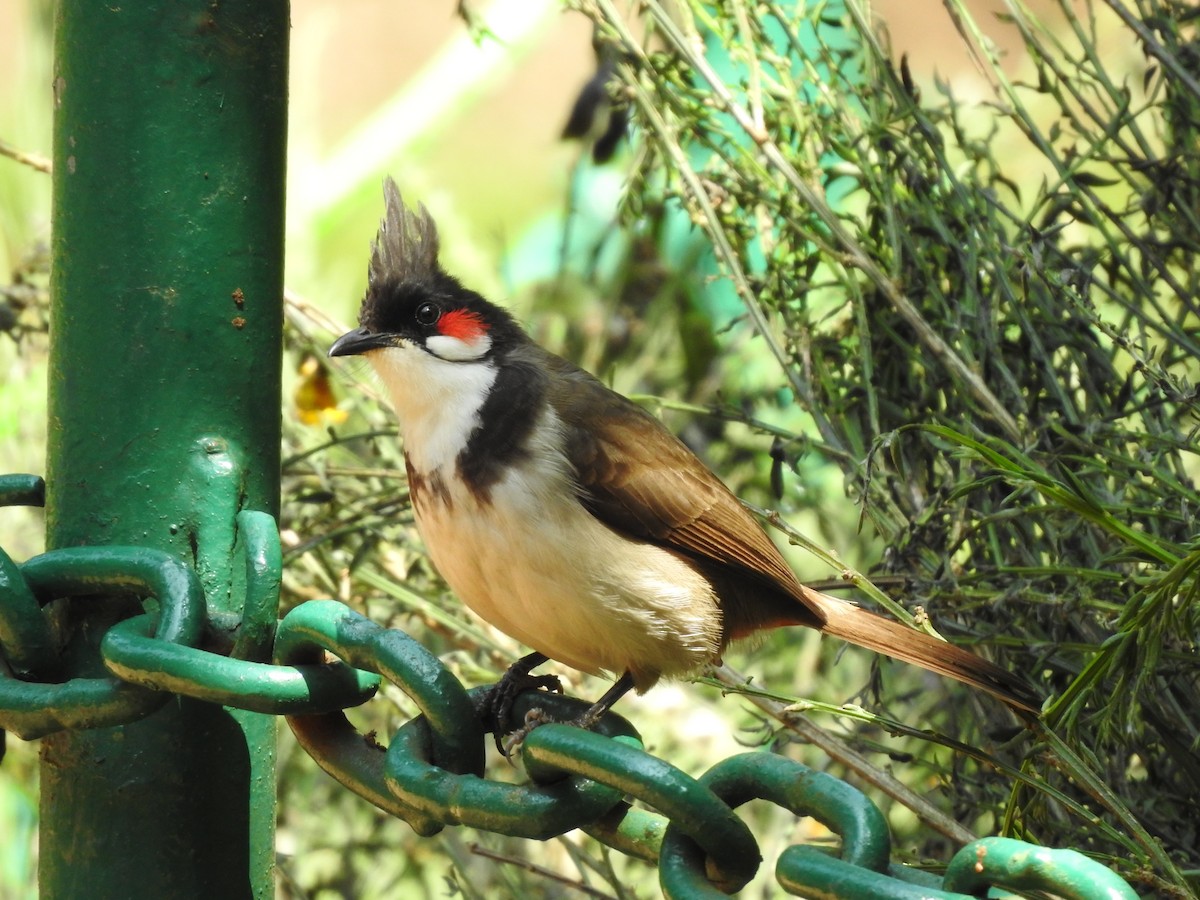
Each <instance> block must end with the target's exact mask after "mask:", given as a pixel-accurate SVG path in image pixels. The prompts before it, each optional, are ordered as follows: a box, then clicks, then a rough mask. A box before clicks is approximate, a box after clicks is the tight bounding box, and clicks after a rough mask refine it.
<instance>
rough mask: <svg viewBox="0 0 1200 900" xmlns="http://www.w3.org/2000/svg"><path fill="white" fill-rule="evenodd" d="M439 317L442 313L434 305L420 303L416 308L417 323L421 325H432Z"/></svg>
mask: <svg viewBox="0 0 1200 900" xmlns="http://www.w3.org/2000/svg"><path fill="white" fill-rule="evenodd" d="M441 315H442V311H441V310H440V309H438V306H437V304H436V303H422V304H421V305H420V306H418V307H417V313H416V316H417V321H418V322H419V323H420V324H422V325H432V324H433V323H434V322H436V321H437V320H438V319H439V318H441Z"/></svg>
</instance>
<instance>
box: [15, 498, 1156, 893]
mask: <svg viewBox="0 0 1200 900" xmlns="http://www.w3.org/2000/svg"><path fill="white" fill-rule="evenodd" d="M42 496H43V485H42V482H41V479H38V478H34V477H33V476H21V475H13V476H0V506H5V505H15V504H26V505H40V503H41V498H42ZM236 524H237V541H236V544H235V552H236V553H237V554H238V556H239V557H240V558H241V560H240V562H241V564H240V565H236V566H235V569H236V571H237V572H238V573H239V574H238V576H237V577H238V583H237V585H236V587H237V589H238V591H239V593H240V594H241V596H242V603H243V609H242V616H241V618H240V620H239V621H238V622H233V623H230V622H225V621H222V620H220V619H219V618H216V617H211V616H210V615H209V612H208V610H206V608H205V604H204V596H203V590H202V588H201V586H200V583H199V580H198V579H197V578H196V575H195V573H194V572H193V571H192V570H191V569H189V568H188V567H187V566H185V565H184V564H183V563H182V562H180V561H179V560H177V559H175V558H173V557H171V556H168V555H167V554H165V553H162V552H159V551H156V550H149V549H146V548H139V547H96V548H90V547H81V548H69V549H62V550H55V551H51V552H49V553H45V554H42V555H41V556H38V557H35V558H33V559H31V560H29V561H27V562H25V563H23V564H21V565H16V564H15V563H14V562H13V561H12V560H11V559H9V557H8V556H7V555H5V554H4V553H3V551H2V550H0V654H2V656H3V662H4V664H5V665H4V666H0V728H3V729H6V730H9V731H13V732H14V733H16V734H17V735H19V736H21V737H23V738H26V739H32V738H36V737H40V736H43V735H46V734H49V733H51V732H52V731H55V730H58V729H64V728H96V727H102V726H110V725H115V724H121V723H125V722H130V721H134V720H135V719H138V718H140V717H142V716H145V715H148V714H149V713H150V712H152V711H154V710H155V709H157V708H158V707H159V706H161V705H162V704H163V703H165V702H166V701H167V700H168V699H169V698H170V696H171V695H172V694H180V695H185V696H188V697H194V698H198V699H201V700H207V701H210V702H213V703H219V704H222V705H225V706H231V707H236V708H240V709H248V710H253V711H255V712H261V713H270V714H276V715H285V716H287V718H288V723H289V725H290V726H291V728H292V730H293V731H294V732H295V734H296V737H297V740H298V741H299V743H300V745H301V746H302V747H303V748H304V749H305V750H306V751H307V752H308V753H309V754H310V755H311V756H312V757H313V759H315V760H316V762H317V764H318V765H320V766H321V767H322V768H323V769H325V771H326V772H328V773H329V774H330V775H332V776H333V777H334V778H336V779H337V780H338V781H339V782H340V783H342V784H343V785H345V786H346V787H347V788H349V789H350V790H352V791H354V792H355V793H356V794H358V795H359V796H361V797H363V798H365V799H366V800H368V801H369V802H371V803H373V804H375V805H376V806H378V807H379V808H380V809H383V810H385V811H386V812H388V813H390V814H391V815H394V816H397V817H399V818H401V819H403V820H404V821H406V822H407V823H408V824H409V825H411V826H412V828H413V829H414V830H416V831H417V832H418V833H419V834H422V835H431V834H434V833H436V832H437V831H439V830H441V829H442V828H444V827H446V826H447V825H471V826H473V827H476V828H481V829H486V830H489V831H494V832H497V833H501V834H506V835H513V836H520V837H527V838H536V839H546V838H549V837H553V836H555V835H559V834H563V833H565V832H567V831H571V830H573V829H577V828H578V829H582V830H583V831H585V832H587V833H588V834H590V835H592V836H593V837H595V838H596V839H598V840H600V841H602V842H603V843H605V844H607V845H608V846H611V847H613V848H615V849H617V850H619V851H621V852H623V853H627V854H629V855H632V856H637V857H639V858H641V859H644V860H647V861H650V862H657V863H658V865H659V873H660V880H661V884H662V889H663V893H664V895H665V896H667V897H670V898H693V900H694V898H703V897H722V896H725V895H726V894H727V893H729V892H733V891H736V890H739V889H740V888H741V887H743V886H744V885H745V884H747V883H748V882H749V881H750V879H751V878H753V877H754V874H755V873H756V871H757V870H758V866H759V863H760V860H761V854H760V852H759V849H758V844H757V843H756V841H755V839H754V837H753V835H752V834H751V833H750V831H749V829H747V827H746V826H745V824H744V823H743V822H742V820H741V819H740V818H738V816H737V815H736V814H735V813H734V809H735V808H736V807H737V806H739V805H740V804H742V803H745V802H746V801H748V800H751V799H763V800H767V801H768V802H771V803H775V804H777V805H779V806H782V807H785V808H787V809H788V810H790V811H791V812H792V813H794V814H795V815H797V816H812V817H813V818H815V819H817V820H818V821H819V822H821V823H823V824H824V825H826V826H827V827H828V828H829V829H830V830H831V831H833V832H834V833H836V834H837V835H838V836H839V837H840V838H841V851H840V854H838V855H831V854H829V853H827V852H826V851H824V850H818V849H816V848H814V847H809V846H793V847H789V848H787V849H786V850H785V851H784V852H783V853H782V854H781V856H780V858H779V860H778V863H777V865H776V873H775V874H776V878H777V880H778V882H779V884H780V885H781V886H782V887H783V888H784V889H785V890H787V891H789V892H792V893H795V894H799V895H801V896H806V897H822V898H841V897H844V898H857V900H868V898H879V900H884V898H894V900H906V898H913V900H915V898H929V900H937V898H957V900H968V897H969V896H978V893H979V892H982V891H985V890H987V889H988V888H1005V889H1009V890H1027V891H1045V892H1048V893H1052V894H1055V895H1057V896H1061V897H1064V898H1071V900H1100V898H1105V900H1136V897H1137V895H1136V894H1135V893H1134V892H1133V890H1132V889H1131V888H1130V887H1129V885H1128V884H1127V883H1126V882H1125V881H1123V880H1122V879H1121V878H1119V877H1118V876H1117V875H1115V874H1114V873H1112V872H1111V871H1110V870H1108V869H1107V868H1105V867H1104V866H1102V865H1100V864H1099V863H1096V862H1094V861H1092V860H1090V859H1088V858H1087V857H1085V856H1083V855H1082V854H1079V853H1076V852H1075V851H1072V850H1049V849H1045V848H1041V847H1036V846H1034V845H1031V844H1026V843H1024V842H1021V841H1015V840H1010V839H1007V838H984V839H982V840H979V841H974V842H972V843H970V844H968V845H967V846H966V847H964V848H963V849H962V850H960V851H959V852H958V854H957V855H955V857H954V858H953V859H952V860H951V862H950V865H949V867H948V868H947V870H946V874H945V876H944V878H942V879H940V880H939V879H937V878H935V877H932V876H929V875H927V874H925V873H922V872H918V871H916V870H913V869H908V868H906V867H904V866H894V865H893V866H889V864H888V860H889V857H890V855H891V843H890V838H889V836H888V830H887V824H886V822H885V820H884V818H883V814H882V813H881V812H880V811H879V809H878V808H877V807H876V806H875V805H874V804H873V803H871V802H870V800H868V799H867V797H865V796H864V795H863V794H862V793H860V792H859V791H858V790H856V789H855V788H853V787H851V786H850V785H848V784H846V783H845V782H843V781H840V780H839V779H836V778H834V777H832V776H830V775H826V774H825V773H822V772H817V771H814V770H812V769H809V768H807V767H806V766H803V765H801V764H799V763H796V762H793V761H791V760H788V759H786V758H784V757H782V756H777V755H775V754H772V753H769V752H765V751H760V752H751V753H743V754H739V755H737V756H734V757H731V758H729V759H726V760H723V761H722V762H720V763H718V764H717V765H715V766H713V767H712V768H711V769H710V770H709V771H708V772H706V773H704V774H703V775H702V776H700V777H699V778H693V777H691V776H689V775H687V774H686V773H684V772H682V771H681V770H679V769H678V768H676V767H675V766H672V765H671V764H670V763H668V762H666V761H664V760H662V759H659V758H657V757H655V756H652V755H650V754H648V753H646V752H645V751H644V750H643V749H642V744H641V740H640V737H639V736H638V734H637V732H636V731H635V730H634V729H633V727H632V726H631V725H630V724H629V723H628V722H627V721H625V720H624V719H622V718H621V717H620V716H617V715H614V714H611V713H610V714H608V715H607V716H605V717H604V719H603V720H602V721H601V722H600V723H599V725H598V726H597V729H596V731H594V732H592V731H583V730H581V729H578V728H574V727H570V726H566V725H556V724H546V725H543V726H541V727H540V728H537V729H535V730H534V731H532V732H531V733H530V734H529V736H528V737H527V738H526V740H525V741H524V743H523V744H522V745H521V750H520V754H521V761H522V762H523V764H524V766H525V769H526V771H527V773H528V775H529V778H530V783H529V784H527V785H512V784H506V783H501V782H496V781H491V780H488V779H486V778H484V777H483V774H484V748H485V746H486V741H487V740H488V738H489V732H488V730H487V726H486V725H485V723H484V722H483V721H482V720H481V718H480V716H479V714H478V712H477V707H478V706H479V705H480V703H481V700H482V698H483V696H484V694H485V693H486V690H487V689H486V688H476V689H475V690H473V691H468V690H467V689H466V688H464V687H463V685H462V684H461V683H460V682H459V681H458V679H457V678H455V677H454V675H453V674H452V673H451V672H450V671H449V670H448V669H446V668H445V666H443V665H442V664H441V662H440V661H439V660H438V659H437V658H436V657H435V656H433V655H432V654H431V653H429V651H427V650H426V649H425V648H424V647H422V646H421V645H420V644H419V643H417V642H416V641H415V640H413V639H412V638H411V637H409V636H408V635H406V634H404V633H403V632H400V631H396V630H391V629H385V628H382V627H380V626H378V625H376V624H375V623H373V622H371V621H370V620H368V619H366V618H364V617H363V616H360V615H358V614H357V613H355V612H354V611H352V610H351V609H349V608H348V607H346V606H344V605H343V604H341V603H337V602H335V601H332V600H316V601H310V602H308V603H304V604H302V605H301V606H299V607H297V608H296V609H294V610H292V611H291V612H290V613H288V615H287V616H285V617H284V619H283V620H282V621H281V622H278V623H276V622H275V620H274V616H275V609H276V608H277V606H278V600H279V582H280V572H281V554H280V548H279V537H278V532H277V530H276V528H275V524H274V521H273V520H272V519H271V518H270V516H267V515H265V514H263V513H257V512H243V513H241V514H240V515H239V516H238V517H237V523H236ZM235 562H236V561H235ZM102 593H121V594H124V595H127V596H132V597H135V598H138V599H139V600H141V601H142V602H143V603H147V601H150V606H151V607H152V611H150V612H144V613H142V614H141V615H136V616H133V617H131V618H128V619H125V620H123V621H120V622H118V623H116V624H115V625H113V626H111V627H110V628H109V630H108V632H107V633H106V634H105V636H104V638H103V640H102V641H101V644H100V655H101V658H102V662H103V665H104V667H105V669H106V670H107V671H108V673H109V674H108V675H107V676H105V677H97V678H73V679H70V680H67V681H64V682H61V683H54V674H55V669H56V666H57V651H58V643H57V641H56V639H55V636H54V632H53V629H52V627H51V625H50V622H49V620H48V619H47V618H46V616H45V615H44V614H43V612H42V609H41V607H42V605H44V604H45V603H48V602H49V601H51V600H54V599H58V598H62V597H81V596H86V595H96V594H102ZM206 628H207V629H210V630H212V629H217V630H220V631H223V632H226V633H228V634H229V635H230V636H231V638H232V641H231V646H232V652H231V654H230V655H229V656H223V655H220V654H217V653H213V652H210V651H207V650H202V649H199V648H198V646H197V645H198V643H199V641H200V638H201V636H202V633H203V632H204V630H205V629H206ZM272 646H273V648H274V663H268V662H265V661H262V660H264V659H265V658H266V655H267V650H268V648H270V647H272ZM327 655H332V656H334V657H336V658H337V660H338V661H335V662H332V663H330V662H326V661H325V660H326V658H327ZM381 678H383V679H387V680H388V681H389V682H391V683H392V684H394V685H396V686H397V687H398V688H400V689H401V690H402V691H404V693H405V694H407V695H408V696H409V697H410V698H411V699H412V700H413V702H414V703H415V704H416V705H417V707H418V709H419V710H420V715H418V716H417V717H416V718H414V719H412V720H411V721H409V722H407V723H405V724H404V725H403V726H401V727H400V729H399V730H398V731H397V732H396V734H395V735H393V737H392V740H391V742H390V743H389V745H388V747H387V748H383V747H381V746H379V745H378V744H377V743H375V742H374V741H373V740H369V739H368V738H367V737H365V736H364V735H362V734H360V733H358V732H357V731H356V730H355V729H354V728H353V727H352V726H351V725H350V723H349V721H348V720H347V719H346V717H345V715H344V714H343V713H342V709H344V708H346V707H350V706H356V705H358V704H361V703H363V702H365V701H367V700H368V699H370V698H371V697H372V696H373V695H374V693H375V691H376V689H377V688H378V686H379V684H380V680H381ZM535 706H536V707H539V708H541V709H542V710H543V711H544V712H545V713H546V714H547V715H548V716H549V717H551V718H553V719H559V720H570V719H572V718H574V717H576V716H578V715H579V714H581V713H582V712H583V711H584V710H585V709H586V708H587V704H586V703H584V702H583V701H579V700H575V699H573V698H568V697H562V696H560V695H557V694H546V693H537V692H532V691H530V692H526V693H524V694H522V695H520V696H519V697H518V698H517V702H516V704H515V708H514V713H515V715H517V716H518V717H521V716H524V715H525V714H526V713H528V712H529V711H530V710H531V709H532V708H533V707H535ZM627 798H632V799H633V800H636V801H640V802H641V803H642V804H644V805H645V806H646V807H650V808H652V809H653V810H656V811H657V812H651V811H649V810H647V809H643V808H640V807H635V806H633V805H632V804H631V803H630V802H629V799H627ZM967 891H969V892H972V894H970V895H969V894H967V893H962V892H967Z"/></svg>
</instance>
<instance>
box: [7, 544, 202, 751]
mask: <svg viewBox="0 0 1200 900" xmlns="http://www.w3.org/2000/svg"><path fill="white" fill-rule="evenodd" d="M16 574H17V575H18V576H19V579H20V580H19V588H18V586H17V581H16V580H13V581H12V582H10V584H9V593H8V594H7V595H6V596H5V598H4V603H3V604H0V605H2V606H4V607H5V608H7V609H9V610H10V611H11V610H12V609H16V608H18V607H20V608H24V607H25V605H26V603H27V602H30V601H31V602H32V603H33V606H34V610H35V612H36V615H37V616H39V617H41V619H42V622H43V624H46V621H47V620H46V618H45V617H44V616H42V613H41V610H40V609H39V608H38V599H37V598H42V599H43V600H46V599H51V598H62V597H80V598H81V600H82V601H83V603H85V604H86V606H81V609H86V607H92V608H95V606H97V605H98V604H99V598H100V596H101V595H102V594H103V595H107V596H110V597H115V596H129V597H134V598H136V597H145V598H148V599H151V600H153V601H154V603H155V604H156V606H157V608H158V613H157V614H156V615H155V616H153V617H150V616H144V617H142V618H144V619H147V621H148V626H149V630H150V631H151V632H152V633H153V640H154V641H155V643H156V644H159V645H161V646H164V647H174V646H178V645H180V644H185V645H186V644H195V643H196V642H197V641H199V639H200V630H201V628H202V626H203V624H204V596H203V594H202V592H201V590H200V582H199V580H198V579H197V578H196V576H195V573H193V572H192V570H191V569H189V568H188V567H187V566H185V565H184V564H183V563H182V562H180V561H179V560H177V559H175V558H174V557H172V556H169V555H168V554H166V553H163V552H162V551H161V550H150V549H147V548H144V547H66V548H63V549H61V550H52V551H50V552H48V553H43V554H42V555H41V556H37V557H34V558H33V559H31V560H29V561H28V562H26V563H25V564H24V565H23V566H21V567H20V569H19V570H18V571H17V573H16ZM27 596H28V598H29V599H28V600H27V599H26V597H27ZM14 601H20V602H19V603H14ZM31 618H32V617H31ZM4 650H5V653H6V654H7V653H9V652H14V651H19V650H20V645H19V644H17V643H15V642H14V643H6V644H5V646H4ZM22 655H23V654H22ZM57 668H58V665H57V659H56V660H55V665H54V667H53V668H49V669H39V670H37V671H36V673H35V674H36V675H37V677H38V678H39V679H42V680H41V681H22V680H16V679H9V678H3V679H0V725H3V727H4V728H5V729H7V730H9V731H12V732H13V733H15V734H17V735H19V736H20V737H23V738H25V739H26V740H31V739H33V738H36V737H41V736H43V735H46V734H50V733H52V732H55V731H59V730H61V729H63V728H97V727H100V726H105V725H117V724H123V723H125V722H132V721H134V720H136V719H140V718H142V717H143V716H145V715H147V714H148V713H150V712H152V711H153V710H155V709H158V708H159V707H161V706H162V705H163V704H164V703H166V702H167V700H168V699H169V698H168V696H167V695H166V694H160V693H155V692H152V691H146V690H144V689H142V688H139V687H136V686H134V685H131V684H127V683H126V682H124V681H122V680H120V679H118V678H112V677H109V676H107V675H103V676H99V677H86V676H76V677H71V678H68V679H67V680H65V681H62V682H56V681H55V680H54V678H53V676H54V675H55V674H56V670H57Z"/></svg>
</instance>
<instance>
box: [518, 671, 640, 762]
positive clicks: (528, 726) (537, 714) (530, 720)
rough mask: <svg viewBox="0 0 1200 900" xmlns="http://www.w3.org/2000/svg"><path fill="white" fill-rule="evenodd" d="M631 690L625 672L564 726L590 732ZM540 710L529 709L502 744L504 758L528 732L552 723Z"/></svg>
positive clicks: (629, 680)
mask: <svg viewBox="0 0 1200 900" xmlns="http://www.w3.org/2000/svg"><path fill="white" fill-rule="evenodd" d="M632 689H633V675H632V674H630V673H629V672H626V673H625V674H624V675H622V676H621V677H620V678H618V679H617V680H616V682H615V683H614V684H613V686H612V687H610V688H609V689H608V690H607V691H605V692H604V696H603V697H601V698H600V699H599V700H597V701H596V702H595V703H593V704H592V705H591V706H589V707H588V709H587V712H585V713H584V714H583V715H582V716H579V718H577V719H572V720H571V721H569V722H565V723H563V724H565V725H574V726H575V727H576V728H582V729H584V730H585V731H590V730H591V729H592V727H593V726H594V725H595V724H596V723H597V722H599V721H600V720H601V719H602V718H603V717H604V714H605V713H606V712H608V711H609V710H610V709H612V706H613V704H614V703H616V702H617V701H618V700H620V699H621V698H622V697H624V696H625V695H626V694H628V693H629V692H630V691H631V690H632ZM553 721H554V719H551V718H550V717H549V716H547V715H546V714H545V713H543V712H542V711H541V710H540V709H531V710H530V711H529V712H528V713H527V714H526V716H525V724H524V725H523V726H522V727H521V728H519V729H517V730H516V731H514V732H513V733H512V734H511V735H509V738H508V740H507V741H505V743H504V748H503V749H502V750H501V752H502V753H503V754H504V755H505V756H511V755H512V753H513V752H514V751H515V750H516V749H517V748H518V747H520V746H521V744H522V742H523V741H524V740H525V738H527V737H528V736H529V732H531V731H533V729H535V728H537V727H538V726H539V725H545V724H546V723H547V722H553Z"/></svg>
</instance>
